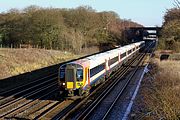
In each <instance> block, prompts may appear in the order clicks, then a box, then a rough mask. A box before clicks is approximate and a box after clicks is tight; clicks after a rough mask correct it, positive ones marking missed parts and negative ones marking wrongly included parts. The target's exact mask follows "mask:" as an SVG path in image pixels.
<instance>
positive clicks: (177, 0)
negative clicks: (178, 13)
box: [173, 0, 180, 9]
mask: <svg viewBox="0 0 180 120" xmlns="http://www.w3.org/2000/svg"><path fill="white" fill-rule="evenodd" d="M173 5H174V6H175V7H177V8H179V9H180V1H179V0H174V3H173Z"/></svg>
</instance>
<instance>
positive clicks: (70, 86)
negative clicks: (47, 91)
mask: <svg viewBox="0 0 180 120" xmlns="http://www.w3.org/2000/svg"><path fill="white" fill-rule="evenodd" d="M77 62H78V61H74V62H71V63H68V64H64V65H62V66H61V67H60V69H59V77H58V79H59V80H58V81H59V86H60V93H65V94H66V95H68V96H74V95H82V94H83V93H84V92H85V91H84V86H85V84H86V81H87V79H88V78H89V76H88V66H85V65H81V64H78V63H77Z"/></svg>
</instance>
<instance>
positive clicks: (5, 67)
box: [0, 48, 83, 79]
mask: <svg viewBox="0 0 180 120" xmlns="http://www.w3.org/2000/svg"><path fill="white" fill-rule="evenodd" d="M82 55H83V54H81V55H75V54H72V53H69V52H62V51H56V50H43V49H5V48H1V49H0V68H1V69H0V79H3V78H6V77H10V76H13V75H18V74H21V73H24V72H29V71H32V70H35V69H38V68H42V67H46V66H49V65H53V64H56V63H60V62H63V61H66V60H70V59H73V58H77V57H80V56H82Z"/></svg>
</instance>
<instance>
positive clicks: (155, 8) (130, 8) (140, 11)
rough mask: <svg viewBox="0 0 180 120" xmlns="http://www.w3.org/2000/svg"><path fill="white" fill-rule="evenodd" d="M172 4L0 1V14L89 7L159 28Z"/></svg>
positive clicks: (156, 0) (150, 0) (153, 0)
mask: <svg viewBox="0 0 180 120" xmlns="http://www.w3.org/2000/svg"><path fill="white" fill-rule="evenodd" d="M173 3H174V1H173V0H0V12H6V11H8V10H9V9H11V8H17V9H23V8H25V7H27V6H30V5H37V6H40V7H55V8H76V7H78V6H91V7H92V8H93V9H95V10H96V11H97V12H101V11H114V12H116V13H117V14H118V15H119V17H120V18H122V19H129V20H132V21H135V22H138V23H140V24H142V25H144V26H161V25H162V22H163V16H164V14H165V13H166V10H167V9H170V8H172V7H174V5H173Z"/></svg>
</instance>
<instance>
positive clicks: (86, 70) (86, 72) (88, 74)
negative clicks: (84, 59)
mask: <svg viewBox="0 0 180 120" xmlns="http://www.w3.org/2000/svg"><path fill="white" fill-rule="evenodd" d="M85 78H86V79H85V81H84V85H85V84H86V82H87V84H88V86H90V71H89V67H86V68H85Z"/></svg>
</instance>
